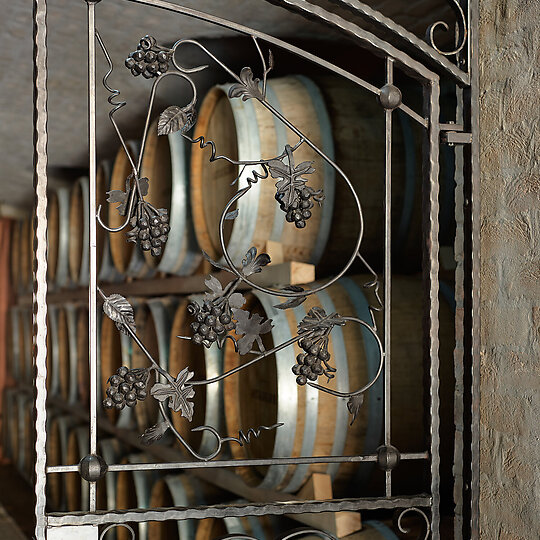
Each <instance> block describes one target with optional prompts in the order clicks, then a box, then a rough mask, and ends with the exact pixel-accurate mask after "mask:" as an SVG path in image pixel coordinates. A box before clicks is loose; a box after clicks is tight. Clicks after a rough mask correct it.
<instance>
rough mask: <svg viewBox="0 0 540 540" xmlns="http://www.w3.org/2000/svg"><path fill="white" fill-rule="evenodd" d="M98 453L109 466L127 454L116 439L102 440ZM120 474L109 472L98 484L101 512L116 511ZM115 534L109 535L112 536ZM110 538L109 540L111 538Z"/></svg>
mask: <svg viewBox="0 0 540 540" xmlns="http://www.w3.org/2000/svg"><path fill="white" fill-rule="evenodd" d="M98 453H99V455H100V456H101V457H102V458H103V459H104V460H105V462H106V463H107V464H112V463H120V461H121V459H122V457H123V456H124V455H125V454H126V447H125V445H124V444H123V443H122V442H120V441H119V440H118V439H116V438H110V439H100V440H99V442H98ZM117 481H118V473H116V472H111V471H109V472H108V473H107V474H106V475H105V478H102V479H101V480H100V481H99V482H98V484H97V508H98V509H99V510H115V509H116V485H117ZM112 534H113V532H111V533H109V535H112ZM110 537H111V536H108V537H107V538H110Z"/></svg>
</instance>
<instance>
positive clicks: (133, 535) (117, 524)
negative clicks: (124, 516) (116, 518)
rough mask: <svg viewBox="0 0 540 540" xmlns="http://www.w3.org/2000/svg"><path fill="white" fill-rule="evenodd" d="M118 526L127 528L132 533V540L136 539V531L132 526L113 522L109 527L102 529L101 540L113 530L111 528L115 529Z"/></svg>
mask: <svg viewBox="0 0 540 540" xmlns="http://www.w3.org/2000/svg"><path fill="white" fill-rule="evenodd" d="M116 527H124V529H127V530H128V531H129V532H130V533H131V540H135V531H134V530H133V528H132V527H130V526H129V525H128V524H127V523H113V524H112V525H109V526H107V527H105V528H104V529H103V530H102V531H101V534H100V535H99V540H103V538H105V535H106V534H107V533H108V532H109V531H110V530H111V529H114V528H116Z"/></svg>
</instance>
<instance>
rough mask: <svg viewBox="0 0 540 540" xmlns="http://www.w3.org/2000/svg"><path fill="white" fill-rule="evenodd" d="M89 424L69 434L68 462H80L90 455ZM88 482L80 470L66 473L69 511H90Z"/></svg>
mask: <svg viewBox="0 0 540 540" xmlns="http://www.w3.org/2000/svg"><path fill="white" fill-rule="evenodd" d="M88 431H89V428H88V426H80V427H76V428H75V429H72V430H71V431H70V433H69V436H68V444H67V460H66V463H68V464H70V465H71V464H73V463H79V462H80V461H81V459H82V458H83V457H85V456H86V455H88V453H89V450H90V443H89V438H88ZM88 486H89V484H88V482H86V481H84V480H83V479H82V478H81V475H80V474H79V473H78V472H74V473H66V474H65V487H66V504H67V510H68V512H76V511H81V510H83V511H88V509H89V502H90V499H89V490H88Z"/></svg>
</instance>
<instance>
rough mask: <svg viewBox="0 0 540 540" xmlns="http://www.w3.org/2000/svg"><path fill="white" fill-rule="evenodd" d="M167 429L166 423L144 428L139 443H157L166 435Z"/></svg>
mask: <svg viewBox="0 0 540 540" xmlns="http://www.w3.org/2000/svg"><path fill="white" fill-rule="evenodd" d="M168 429H169V424H167V422H160V423H159V424H156V425H154V426H152V427H149V428H146V429H145V430H144V433H143V434H142V435H141V441H142V443H143V444H145V445H149V444H152V443H154V442H156V441H159V440H160V439H161V438H162V437H163V435H165V433H167V430H168Z"/></svg>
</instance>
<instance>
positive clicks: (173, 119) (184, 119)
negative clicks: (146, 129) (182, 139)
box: [158, 105, 197, 135]
mask: <svg viewBox="0 0 540 540" xmlns="http://www.w3.org/2000/svg"><path fill="white" fill-rule="evenodd" d="M196 121H197V111H196V110H195V108H194V107H193V106H191V105H190V106H188V107H178V106H177V105H172V106H171V107H167V108H166V109H165V110H164V111H163V112H162V113H161V114H160V115H159V120H158V135H169V133H175V132H176V131H180V132H181V133H186V132H188V131H189V130H190V129H191V128H192V127H193V126H194V125H195V122H196Z"/></svg>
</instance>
